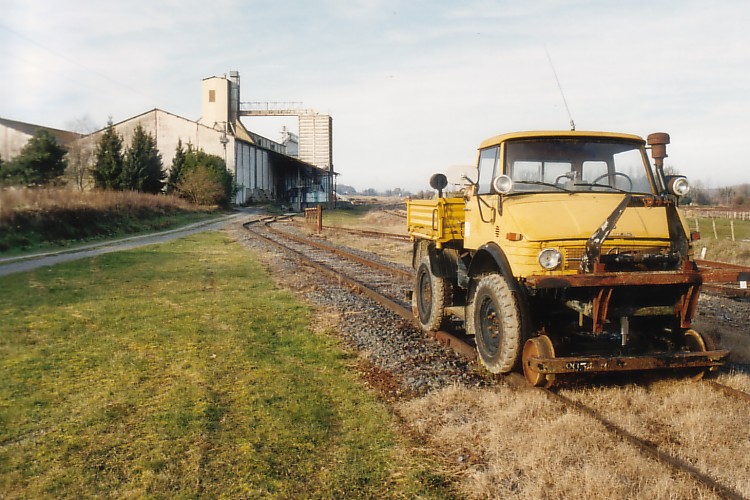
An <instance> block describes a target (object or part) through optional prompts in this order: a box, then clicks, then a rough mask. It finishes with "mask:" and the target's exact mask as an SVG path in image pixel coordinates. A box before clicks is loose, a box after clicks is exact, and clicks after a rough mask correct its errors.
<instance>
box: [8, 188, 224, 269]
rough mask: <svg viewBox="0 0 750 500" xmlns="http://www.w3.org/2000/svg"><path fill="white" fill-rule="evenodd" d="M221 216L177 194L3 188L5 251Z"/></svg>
mask: <svg viewBox="0 0 750 500" xmlns="http://www.w3.org/2000/svg"><path fill="white" fill-rule="evenodd" d="M216 215H217V211H216V209H215V208H210V207H197V206H194V205H191V204H190V203H187V202H186V201H184V200H181V199H180V198H177V197H173V196H155V195H147V194H141V193H133V192H103V191H84V192H81V191H71V190H66V189H33V190H31V189H19V190H15V189H8V190H0V254H4V255H13V254H17V253H21V252H28V251H32V250H46V249H54V248H60V247H67V246H70V245H72V244H75V243H81V242H83V241H88V242H90V241H96V240H103V239H109V238H113V237H118V236H125V235H132V234H137V233H142V232H149V231H154V230H162V229H167V228H170V227H176V226H180V225H184V224H187V223H190V222H197V221H200V220H205V219H208V218H211V217H214V216H216Z"/></svg>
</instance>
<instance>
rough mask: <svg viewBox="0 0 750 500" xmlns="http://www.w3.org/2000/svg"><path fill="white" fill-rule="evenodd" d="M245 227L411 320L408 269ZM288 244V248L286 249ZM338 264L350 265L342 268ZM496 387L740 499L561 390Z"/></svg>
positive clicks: (508, 379)
mask: <svg viewBox="0 0 750 500" xmlns="http://www.w3.org/2000/svg"><path fill="white" fill-rule="evenodd" d="M263 222H268V221H263ZM245 227H246V228H247V229H248V230H250V231H252V232H253V233H254V234H255V235H257V236H258V237H260V238H263V239H264V240H266V241H268V242H270V243H271V244H273V245H275V246H277V247H280V248H284V249H285V251H288V252H293V253H294V254H295V255H296V256H297V257H298V258H300V259H304V260H305V261H306V262H307V263H308V264H310V265H312V266H314V267H315V268H316V269H319V270H321V271H324V272H326V273H328V274H330V275H331V276H334V277H336V279H338V280H340V281H343V282H345V283H347V284H349V285H350V286H352V287H354V288H356V289H357V290H359V291H360V292H361V293H363V294H365V295H367V296H368V297H370V298H371V299H373V300H374V301H376V302H377V303H379V304H381V305H383V306H384V307H386V308H387V309H389V310H391V311H392V312H394V313H396V314H397V315H399V316H401V317H402V318H404V319H405V320H408V321H411V319H412V312H411V306H410V303H409V302H408V301H407V300H406V292H407V291H408V290H409V289H410V287H411V280H412V279H413V274H412V272H411V271H410V270H404V269H402V268H398V267H395V266H393V265H390V264H388V263H383V262H380V261H377V260H375V259H372V258H368V257H365V256H363V255H362V254H361V253H354V252H350V251H347V250H343V249H341V248H340V247H334V246H332V245H327V244H324V243H321V242H317V241H312V240H310V239H309V238H304V237H301V236H299V235H295V234H292V233H290V232H288V231H281V230H279V229H276V228H275V227H271V224H246V225H245ZM353 231H356V230H353ZM361 234H364V235H368V234H367V232H361ZM369 236H374V235H369ZM375 237H377V236H375ZM290 242H292V243H291V244H290ZM290 247H293V248H290ZM331 256H334V257H335V258H334V257H331ZM341 259H344V260H346V261H348V262H351V263H352V264H346V266H342V264H341V262H342V260H341ZM342 267H347V268H348V270H347V271H346V272H342ZM388 282H390V283H388ZM435 337H436V339H437V340H438V341H440V342H441V343H442V344H443V345H447V346H448V347H450V348H452V349H453V350H455V351H456V352H457V353H458V354H459V355H462V356H465V357H467V358H470V359H471V360H473V359H475V358H476V354H475V353H476V350H475V347H474V345H473V343H471V341H470V340H469V339H467V338H465V337H461V336H460V335H455V334H452V333H449V332H437V334H436V335H435ZM495 382H496V383H507V384H508V385H510V386H511V387H513V388H514V389H515V390H519V391H542V392H543V393H544V394H545V395H546V396H547V397H549V398H551V399H553V400H554V401H556V402H557V403H558V404H560V405H562V406H564V407H566V408H569V409H571V410H573V411H576V412H578V413H581V414H583V415H585V416H586V417H587V418H590V419H592V420H594V421H596V422H598V423H600V424H601V425H602V426H603V427H604V428H605V429H606V430H607V431H608V432H609V433H610V434H611V435H612V436H613V437H614V438H615V439H618V440H622V441H624V442H627V443H629V444H630V445H631V446H633V447H635V448H637V449H638V450H639V452H640V453H641V454H643V455H644V456H646V457H649V458H652V459H655V460H657V461H659V462H660V463H662V464H664V465H665V466H666V467H668V468H670V469H671V470H673V471H677V472H679V473H682V474H685V475H687V476H689V477H691V478H692V479H693V480H694V481H695V482H696V483H699V484H701V485H703V486H704V487H705V488H707V489H709V490H710V491H713V492H714V493H715V494H716V495H718V496H719V497H721V498H731V499H735V498H744V497H743V496H742V495H741V494H740V493H738V492H737V491H735V490H734V489H732V488H731V487H728V486H726V485H724V484H722V483H721V482H720V481H719V480H717V479H715V478H713V477H712V476H711V475H710V474H707V473H705V472H703V471H702V470H700V469H699V468H697V467H696V466H694V465H693V464H691V463H690V462H688V461H686V460H683V459H680V458H678V457H677V456H674V455H672V454H670V453H667V452H666V451H664V450H663V449H662V448H660V447H659V446H657V445H655V444H653V443H652V442H650V441H649V440H646V439H642V438H640V437H638V436H636V435H635V434H634V433H632V432H629V431H628V430H626V429H624V428H623V427H621V426H618V425H616V424H615V423H613V422H612V421H610V420H608V419H607V418H606V417H605V416H603V415H601V414H600V413H599V412H598V411H597V410H595V409H594V408H592V407H590V406H588V405H586V404H584V403H582V402H580V401H575V400H573V399H571V398H569V397H566V396H565V395H563V394H561V393H560V392H559V391H556V390H554V389H543V388H532V387H530V386H528V384H527V383H526V382H525V380H524V379H523V376H521V375H519V374H511V375H507V376H498V377H496V378H495ZM703 383H705V384H706V385H708V386H710V387H711V388H712V389H714V390H716V391H718V392H720V393H721V394H723V395H726V396H727V397H729V398H732V399H736V400H739V401H743V402H745V403H750V395H748V394H747V393H744V392H742V391H738V390H736V389H733V388H731V387H728V386H726V385H724V384H721V383H719V382H716V381H713V380H708V381H704V382H703Z"/></svg>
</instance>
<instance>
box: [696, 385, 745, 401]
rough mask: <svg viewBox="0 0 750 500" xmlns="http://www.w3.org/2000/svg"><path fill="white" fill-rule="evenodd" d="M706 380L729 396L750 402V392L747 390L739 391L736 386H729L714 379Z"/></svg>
mask: <svg viewBox="0 0 750 500" xmlns="http://www.w3.org/2000/svg"><path fill="white" fill-rule="evenodd" d="M704 382H705V383H706V384H708V385H710V386H711V387H713V388H714V389H716V390H717V391H721V392H723V393H724V394H726V395H727V396H731V397H733V398H736V399H740V400H742V401H745V402H746V403H750V394H748V393H746V392H743V391H739V390H737V389H735V388H734V387H729V386H728V385H724V384H720V383H718V382H715V381H713V380H705V381H704Z"/></svg>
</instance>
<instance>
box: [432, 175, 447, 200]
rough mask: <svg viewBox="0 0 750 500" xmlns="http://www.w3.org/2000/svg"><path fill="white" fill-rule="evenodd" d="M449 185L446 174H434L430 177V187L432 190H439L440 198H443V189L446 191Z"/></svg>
mask: <svg viewBox="0 0 750 500" xmlns="http://www.w3.org/2000/svg"><path fill="white" fill-rule="evenodd" d="M447 185H448V178H447V177H446V176H445V174H433V175H432V177H430V187H431V188H432V189H437V192H438V197H439V198H442V197H443V189H445V188H446V186H447Z"/></svg>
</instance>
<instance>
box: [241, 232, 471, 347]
mask: <svg viewBox="0 0 750 500" xmlns="http://www.w3.org/2000/svg"><path fill="white" fill-rule="evenodd" d="M259 222H262V223H264V224H265V226H266V227H267V228H268V229H269V230H270V231H271V232H273V233H274V234H277V235H278V236H281V237H284V238H289V239H291V240H293V241H296V242H298V243H302V244H306V245H311V246H314V247H316V248H319V249H321V250H326V251H330V252H331V253H334V254H336V255H340V256H343V257H345V258H351V259H353V260H355V261H356V262H358V263H360V264H363V265H366V266H370V267H373V268H376V269H380V270H385V271H387V272H391V273H392V274H397V275H402V276H407V277H409V278H413V275H412V273H410V272H406V271H403V270H401V269H398V268H394V267H390V266H387V265H385V264H382V263H379V262H374V261H370V260H368V259H365V258H363V257H361V256H359V255H356V254H353V253H351V252H347V251H345V250H342V249H340V248H334V247H332V246H330V245H325V244H323V243H320V242H315V241H311V240H309V239H307V238H303V237H300V236H297V235H290V234H289V233H287V232H285V231H277V230H274V229H273V228H271V227H269V225H270V223H271V222H275V218H270V219H261V220H257V221H250V222H246V223H245V224H243V227H245V229H247V230H248V231H251V232H252V233H253V234H254V235H256V236H258V237H259V238H261V239H263V240H264V241H266V242H268V243H271V244H272V245H274V246H276V247H278V248H281V249H283V250H286V251H289V252H291V253H293V254H294V255H296V256H297V257H298V258H299V259H302V260H304V261H305V262H306V263H308V264H310V265H311V266H312V267H314V268H315V269H317V270H319V271H321V272H324V273H326V274H328V275H329V276H332V277H333V278H335V279H337V280H339V281H342V282H344V283H346V284H348V285H349V286H351V287H353V288H354V289H356V290H358V291H359V292H360V293H362V294H364V295H366V296H367V297H369V298H370V299H372V300H373V301H375V302H376V303H378V304H380V305H382V306H384V307H386V308H387V309H388V310H390V311H391V312H393V313H395V314H396V315H398V316H400V317H401V318H403V319H405V320H406V321H409V322H410V323H413V322H414V313H413V312H412V310H411V309H410V308H408V307H404V306H402V305H401V304H399V303H398V302H396V301H394V300H393V299H391V298H390V297H387V296H385V295H383V294H381V293H380V292H377V291H376V290H373V289H371V288H370V287H368V286H367V284H365V283H362V282H361V281H359V280H356V279H353V278H350V277H348V276H345V275H343V274H342V273H341V272H340V271H339V270H337V269H334V268H332V267H329V266H326V265H324V264H321V263H319V262H316V261H314V260H312V259H310V258H309V257H308V256H307V255H305V254H304V253H302V252H299V251H298V250H295V249H293V248H290V247H288V246H286V245H284V244H282V243H280V242H278V241H275V240H273V239H271V238H268V237H266V236H264V235H262V234H260V233H259V232H257V231H252V230H251V229H250V226H251V225H252V224H254V223H259ZM429 336H430V337H431V338H434V339H435V340H436V341H437V342H438V343H440V344H441V345H443V346H445V347H448V348H450V349H452V350H453V351H455V352H456V353H457V354H459V355H460V356H463V357H464V358H465V359H467V360H469V361H474V360H476V358H477V351H476V348H475V346H474V345H472V344H471V343H470V342H468V341H467V340H466V339H464V338H461V337H460V336H458V335H456V334H454V333H451V332H446V331H442V330H441V331H437V332H430V334H429Z"/></svg>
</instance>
